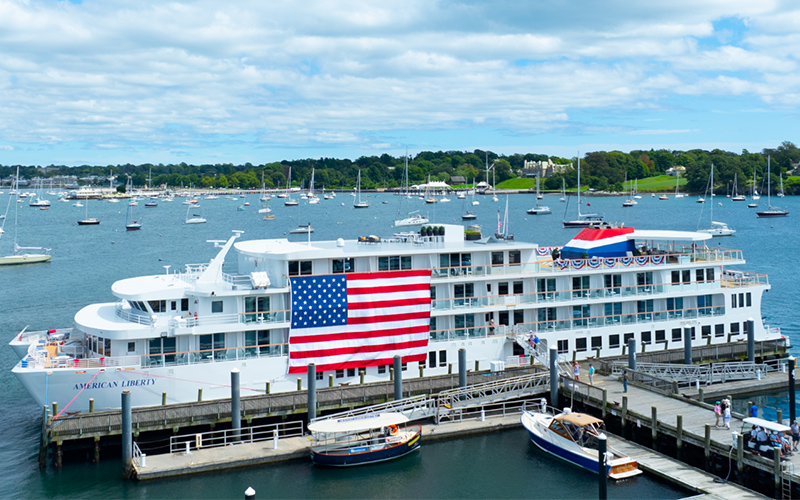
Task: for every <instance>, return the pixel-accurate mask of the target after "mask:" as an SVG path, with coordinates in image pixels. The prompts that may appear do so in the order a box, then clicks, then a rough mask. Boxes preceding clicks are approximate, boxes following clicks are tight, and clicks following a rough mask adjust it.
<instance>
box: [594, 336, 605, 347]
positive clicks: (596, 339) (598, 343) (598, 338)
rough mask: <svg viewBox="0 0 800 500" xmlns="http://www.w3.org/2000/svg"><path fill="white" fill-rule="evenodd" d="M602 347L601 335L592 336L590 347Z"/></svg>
mask: <svg viewBox="0 0 800 500" xmlns="http://www.w3.org/2000/svg"><path fill="white" fill-rule="evenodd" d="M602 348H603V337H601V336H599V335H598V336H596V337H592V349H602Z"/></svg>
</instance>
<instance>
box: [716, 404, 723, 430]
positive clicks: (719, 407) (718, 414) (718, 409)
mask: <svg viewBox="0 0 800 500" xmlns="http://www.w3.org/2000/svg"><path fill="white" fill-rule="evenodd" d="M714 416H715V417H716V418H717V419H716V421H715V422H714V427H715V428H717V429H719V417H721V416H722V405H721V404H720V402H719V401H717V404H715V405H714Z"/></svg>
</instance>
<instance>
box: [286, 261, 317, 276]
mask: <svg viewBox="0 0 800 500" xmlns="http://www.w3.org/2000/svg"><path fill="white" fill-rule="evenodd" d="M308 274H312V266H311V261H310V260H290V261H289V276H304V275H308Z"/></svg>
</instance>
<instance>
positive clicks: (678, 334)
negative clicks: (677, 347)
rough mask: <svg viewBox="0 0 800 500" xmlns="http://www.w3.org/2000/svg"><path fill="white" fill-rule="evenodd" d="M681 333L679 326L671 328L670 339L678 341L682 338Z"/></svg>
mask: <svg viewBox="0 0 800 500" xmlns="http://www.w3.org/2000/svg"><path fill="white" fill-rule="evenodd" d="M681 333H682V332H681V329H680V328H673V329H672V341H673V342H680V340H681V338H683V335H682V334H681Z"/></svg>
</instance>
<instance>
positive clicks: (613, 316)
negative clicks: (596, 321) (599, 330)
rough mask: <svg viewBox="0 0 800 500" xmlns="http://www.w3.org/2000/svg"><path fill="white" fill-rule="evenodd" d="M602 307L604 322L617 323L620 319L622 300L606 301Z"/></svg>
mask: <svg viewBox="0 0 800 500" xmlns="http://www.w3.org/2000/svg"><path fill="white" fill-rule="evenodd" d="M587 307H588V306H587ZM604 307H605V312H606V323H611V324H613V325H617V324H619V323H620V321H621V320H622V302H607V303H606V304H605V306H604Z"/></svg>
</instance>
